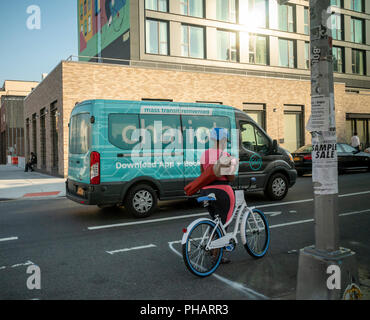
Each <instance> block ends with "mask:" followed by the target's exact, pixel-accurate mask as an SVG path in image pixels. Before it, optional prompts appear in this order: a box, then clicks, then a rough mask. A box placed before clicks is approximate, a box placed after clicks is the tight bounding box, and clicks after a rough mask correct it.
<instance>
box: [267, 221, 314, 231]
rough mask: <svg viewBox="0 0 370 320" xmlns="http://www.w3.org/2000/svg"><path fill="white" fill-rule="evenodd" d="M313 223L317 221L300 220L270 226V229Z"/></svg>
mask: <svg viewBox="0 0 370 320" xmlns="http://www.w3.org/2000/svg"><path fill="white" fill-rule="evenodd" d="M313 221H315V220H314V219H307V220H299V221H293V222H286V223H280V224H274V225H273V226H270V229H273V228H280V227H286V226H292V225H295V224H301V223H307V222H313Z"/></svg>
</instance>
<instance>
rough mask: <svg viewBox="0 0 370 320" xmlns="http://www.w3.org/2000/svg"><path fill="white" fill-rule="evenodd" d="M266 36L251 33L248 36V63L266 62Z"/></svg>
mask: <svg viewBox="0 0 370 320" xmlns="http://www.w3.org/2000/svg"><path fill="white" fill-rule="evenodd" d="M267 53H268V49H267V37H266V36H260V35H255V34H251V35H250V36H249V63H253V64H262V65H267V64H268V60H267V57H268V54H267Z"/></svg>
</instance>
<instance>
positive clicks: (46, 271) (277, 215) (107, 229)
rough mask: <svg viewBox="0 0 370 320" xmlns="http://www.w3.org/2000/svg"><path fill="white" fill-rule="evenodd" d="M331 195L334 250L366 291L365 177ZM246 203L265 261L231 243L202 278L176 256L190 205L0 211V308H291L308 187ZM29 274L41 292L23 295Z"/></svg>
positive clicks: (46, 205)
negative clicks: (173, 304) (258, 215)
mask: <svg viewBox="0 0 370 320" xmlns="http://www.w3.org/2000/svg"><path fill="white" fill-rule="evenodd" d="M339 194H340V196H339V214H340V219H339V222H340V239H341V243H340V245H341V246H342V247H346V248H350V249H352V250H353V251H355V252H356V257H357V262H358V266H359V271H360V279H361V282H362V284H363V289H364V292H366V291H368V289H369V285H370V241H369V238H370V235H369V229H370V173H354V174H345V175H341V176H340V177H339ZM247 201H248V203H249V204H250V205H255V206H257V207H260V208H261V209H262V210H264V211H265V213H266V214H267V216H268V220H269V224H270V226H271V244H270V249H269V252H268V253H267V255H266V256H265V257H264V258H263V259H260V260H254V259H253V258H252V257H250V256H249V255H248V254H247V252H246V251H245V250H244V248H243V247H242V245H241V244H239V245H238V247H237V249H236V250H235V251H234V252H232V253H231V254H228V257H229V258H230V259H231V260H232V262H231V263H230V264H227V265H221V266H220V268H219V269H218V270H217V272H216V273H215V274H214V275H213V276H210V277H208V278H205V279H199V278H197V277H195V276H193V275H192V274H190V273H189V271H188V270H187V269H186V267H185V265H184V263H183V261H182V258H181V255H180V252H181V244H180V243H179V240H180V239H181V237H182V228H184V227H186V226H187V225H188V224H189V223H190V222H191V221H192V220H194V219H195V218H196V217H198V216H199V215H200V214H202V213H204V212H205V211H204V209H203V208H200V207H199V206H198V205H197V204H195V202H194V201H186V200H181V201H169V202H162V203H160V205H159V208H158V210H157V212H156V213H155V214H154V215H153V216H151V217H149V218H147V219H144V220H135V219H133V218H132V217H131V216H129V215H128V214H127V213H126V212H125V210H124V209H118V210H115V211H106V210H101V209H99V208H97V207H86V206H82V205H79V204H76V203H74V202H71V201H69V200H67V199H65V198H60V199H54V200H18V201H3V202H0V299H41V300H49V299H53V300H54V299H62V300H63V299H66V300H70V299H110V300H112V299H113V300H115V299H123V300H136V299H140V300H141V299H144V300H147V299H149V300H151V299H159V300H164V299H175V300H178V299H181V300H183V299H184V300H187V299H189V300H193V299H195V300H197V299H202V300H209V299H211V300H212V299H220V300H223V299H294V298H295V287H296V276H297V267H298V251H299V249H300V248H303V247H305V246H309V245H312V244H313V243H314V222H313V194H312V184H311V178H310V177H309V176H308V177H302V178H299V179H298V181H297V184H296V185H295V186H294V187H293V188H292V189H291V190H290V192H289V194H288V196H287V197H286V198H285V199H284V200H283V201H281V202H270V201H268V200H266V199H265V198H264V196H263V195H262V194H249V195H248V197H247ZM204 215H205V214H204ZM30 265H37V266H38V267H39V268H40V272H41V289H34V290H30V289H28V288H27V280H28V278H29V277H30V276H32V274H31V273H30V274H27V269H28V267H29V266H30ZM367 298H369V297H367Z"/></svg>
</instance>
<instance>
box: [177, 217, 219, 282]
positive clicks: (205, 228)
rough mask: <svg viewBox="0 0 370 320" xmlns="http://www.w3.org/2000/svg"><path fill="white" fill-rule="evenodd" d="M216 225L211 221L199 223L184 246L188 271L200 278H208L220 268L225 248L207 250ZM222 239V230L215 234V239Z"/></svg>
mask: <svg viewBox="0 0 370 320" xmlns="http://www.w3.org/2000/svg"><path fill="white" fill-rule="evenodd" d="M215 226H216V225H215V223H214V222H212V221H210V220H203V221H200V222H198V223H197V224H196V225H195V226H194V227H193V228H192V229H191V230H190V231H189V234H188V237H187V239H186V242H185V243H184V244H183V245H182V256H183V259H184V262H185V265H186V267H187V268H188V270H189V271H190V272H191V273H193V274H195V275H196V276H198V277H207V276H209V275H211V274H212V273H213V272H215V270H216V269H217V268H218V266H219V264H220V262H221V258H222V253H223V248H220V249H212V250H206V245H207V243H208V240H209V238H210V236H211V235H212V232H213V230H214V229H215ZM221 237H222V232H221V230H220V228H217V229H216V230H215V231H214V232H213V239H212V240H216V239H219V238H221Z"/></svg>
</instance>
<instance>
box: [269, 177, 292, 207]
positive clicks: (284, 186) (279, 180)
mask: <svg viewBox="0 0 370 320" xmlns="http://www.w3.org/2000/svg"><path fill="white" fill-rule="evenodd" d="M287 193H288V179H287V178H286V176H285V175H283V174H282V173H275V174H273V175H272V176H271V178H270V179H269V182H268V183H267V187H266V189H265V194H266V196H267V197H268V198H270V199H271V200H274V201H276V200H281V199H284V197H285V196H286V194H287Z"/></svg>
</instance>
